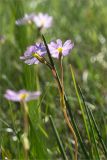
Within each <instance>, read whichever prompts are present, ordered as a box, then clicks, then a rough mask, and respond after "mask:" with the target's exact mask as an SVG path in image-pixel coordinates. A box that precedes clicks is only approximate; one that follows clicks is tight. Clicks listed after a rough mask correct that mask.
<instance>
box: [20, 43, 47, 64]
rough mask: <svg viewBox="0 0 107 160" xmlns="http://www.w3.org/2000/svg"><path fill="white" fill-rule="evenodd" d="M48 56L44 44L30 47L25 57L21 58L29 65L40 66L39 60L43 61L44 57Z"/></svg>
mask: <svg viewBox="0 0 107 160" xmlns="http://www.w3.org/2000/svg"><path fill="white" fill-rule="evenodd" d="M45 54H46V48H45V46H44V44H43V43H36V44H35V45H32V46H29V47H28V48H27V50H26V51H25V53H24V56H21V57H20V59H21V60H24V62H25V63H26V64H28V65H32V64H38V63H39V60H38V58H39V59H40V60H41V61H42V57H43V56H44V55H45Z"/></svg>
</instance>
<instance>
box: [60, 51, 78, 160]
mask: <svg viewBox="0 0 107 160" xmlns="http://www.w3.org/2000/svg"><path fill="white" fill-rule="evenodd" d="M62 58H63V57H62V53H60V56H59V64H60V70H61V86H62V92H61V93H62V94H60V103H61V106H62V111H63V114H64V117H65V120H66V123H67V125H68V127H69V129H70V132H71V134H72V135H73V138H74V140H75V156H74V159H75V160H77V154H78V142H77V137H76V134H75V131H74V129H73V127H72V124H71V122H70V120H69V117H68V115H67V110H66V103H65V99H64V82H63V64H62Z"/></svg>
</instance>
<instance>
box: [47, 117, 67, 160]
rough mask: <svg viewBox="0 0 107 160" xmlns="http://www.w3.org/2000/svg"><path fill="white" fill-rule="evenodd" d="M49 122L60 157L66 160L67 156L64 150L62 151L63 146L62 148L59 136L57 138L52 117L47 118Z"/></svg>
mask: <svg viewBox="0 0 107 160" xmlns="http://www.w3.org/2000/svg"><path fill="white" fill-rule="evenodd" d="M49 120H50V123H51V126H52V129H53V132H54V134H55V137H56V139H57V143H58V146H59V149H60V152H61V154H62V157H63V159H65V160H68V158H67V155H66V153H65V150H64V146H63V144H62V142H61V139H60V136H59V134H58V131H57V129H56V127H55V124H54V121H53V119H52V116H49Z"/></svg>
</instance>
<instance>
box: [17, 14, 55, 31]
mask: <svg viewBox="0 0 107 160" xmlns="http://www.w3.org/2000/svg"><path fill="white" fill-rule="evenodd" d="M52 21H53V18H52V17H51V16H49V15H48V14H43V13H38V14H37V15H36V14H34V13H31V14H25V16H24V17H23V18H21V19H18V20H16V25H24V24H27V23H29V24H31V23H34V24H36V26H37V27H38V28H40V29H45V28H50V27H51V26H52Z"/></svg>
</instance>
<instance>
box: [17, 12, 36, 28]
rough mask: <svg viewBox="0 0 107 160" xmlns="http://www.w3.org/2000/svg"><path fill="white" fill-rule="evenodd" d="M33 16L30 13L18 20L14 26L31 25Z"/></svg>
mask: <svg viewBox="0 0 107 160" xmlns="http://www.w3.org/2000/svg"><path fill="white" fill-rule="evenodd" d="M35 16H36V15H35V14H34V13H31V14H25V15H24V17H23V18H20V19H18V20H16V22H15V23H16V25H24V24H27V23H32V22H33V20H34V18H35Z"/></svg>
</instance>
